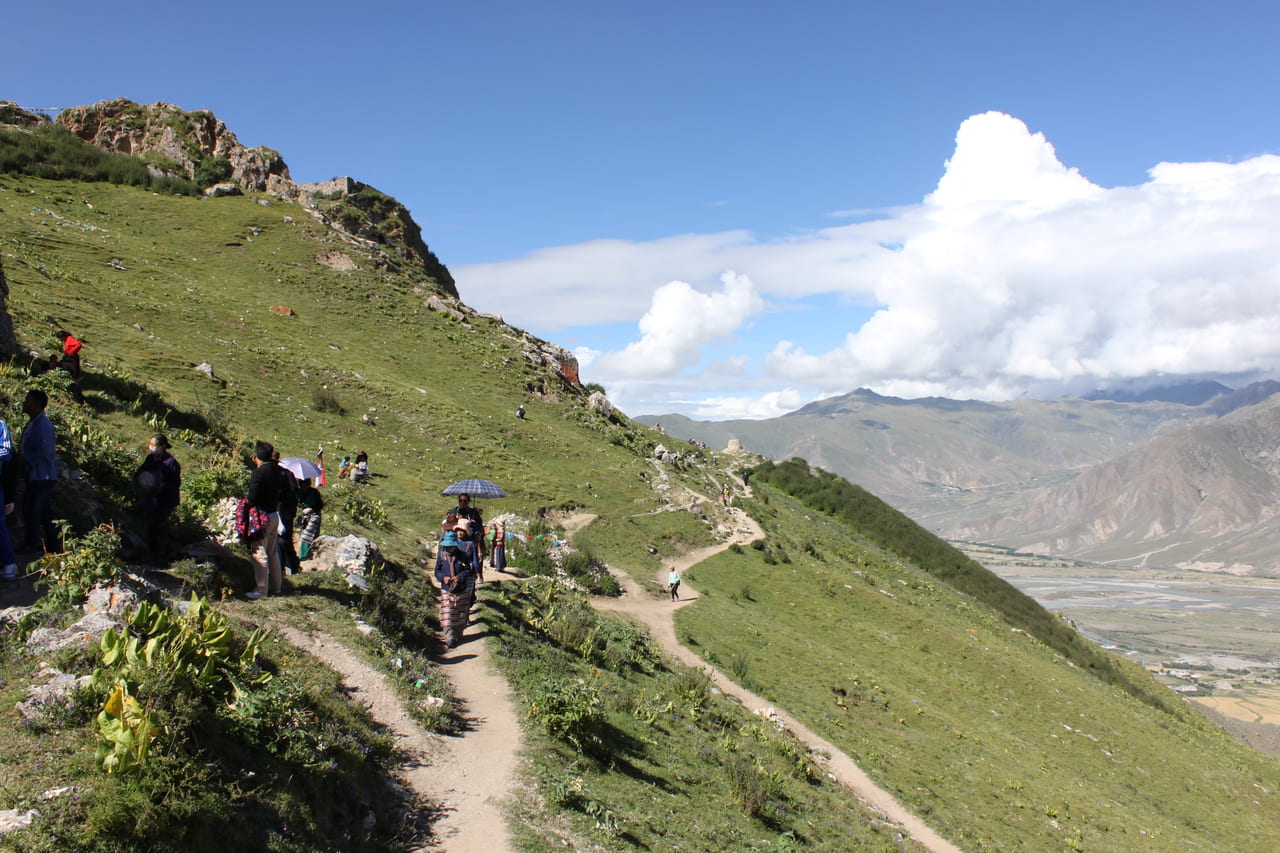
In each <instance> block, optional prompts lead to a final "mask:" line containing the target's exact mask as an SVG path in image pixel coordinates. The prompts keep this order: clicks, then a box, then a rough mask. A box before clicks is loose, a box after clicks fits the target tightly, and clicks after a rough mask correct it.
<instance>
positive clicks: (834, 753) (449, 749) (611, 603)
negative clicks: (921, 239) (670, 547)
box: [273, 498, 960, 853]
mask: <svg viewBox="0 0 1280 853" xmlns="http://www.w3.org/2000/svg"><path fill="white" fill-rule="evenodd" d="M703 500H705V498H703ZM730 512H731V513H732V515H733V517H734V520H735V526H736V530H735V531H734V533H733V535H732V536H731V537H730V538H728V539H726V540H725V541H724V542H722V543H720V544H718V545H712V546H709V547H706V548H700V549H698V550H695V551H690V552H689V553H687V554H684V555H683V556H682V557H680V558H678V559H676V560H674V561H672V562H669V563H667V565H668V566H670V565H675V566H676V568H677V569H679V571H680V572H681V574H684V573H685V572H687V571H688V569H689V568H690V567H692V566H694V565H697V564H698V563H700V562H702V561H703V560H705V559H707V558H709V557H711V556H714V555H715V554H718V553H720V552H721V551H723V550H725V549H726V548H728V547H730V546H731V545H733V544H735V543H736V544H739V545H745V544H747V543H749V542H751V541H752V540H754V539H758V538H761V537H762V536H763V535H764V532H763V531H762V530H761V529H760V526H759V525H758V524H757V523H756V522H755V520H754V519H752V518H751V517H750V516H748V515H747V514H746V513H744V512H742V511H740V510H736V509H735V510H730ZM594 518H595V516H593V515H586V514H580V515H574V516H571V517H569V518H567V519H565V520H564V522H563V527H564V529H565V531H566V535H567V536H569V537H572V536H573V535H574V534H575V533H577V532H578V531H579V530H581V529H582V528H584V527H586V526H587V525H588V524H590V523H591V521H593V520H594ZM666 571H667V570H666V569H665V568H661V569H659V570H658V572H657V573H656V574H655V577H654V581H655V583H656V585H657V588H659V589H665V587H666ZM614 576H615V577H616V578H617V579H618V582H619V583H620V584H621V585H622V587H623V590H624V593H623V595H622V596H621V597H619V598H604V597H594V598H592V604H593V605H594V606H595V607H596V608H598V609H600V610H606V611H612V612H617V613H623V614H627V615H629V616H631V617H632V618H634V619H636V620H638V621H639V622H640V623H641V624H643V625H644V626H645V627H646V628H648V630H649V631H650V632H651V633H652V634H653V636H654V638H655V639H656V640H657V641H658V643H659V644H660V645H661V647H662V648H663V650H664V651H665V652H666V653H667V654H669V655H671V656H672V657H674V658H676V659H678V660H680V661H682V662H683V663H685V664H687V665H689V666H691V667H694V668H696V669H701V670H705V671H706V672H708V674H709V675H710V677H711V679H712V681H713V682H714V684H715V685H716V686H717V687H718V688H719V689H720V690H722V691H723V692H724V693H726V694H728V695H730V696H733V697H736V698H737V699H738V700H739V701H741V702H742V703H743V705H744V706H746V707H748V708H752V709H757V708H764V707H770V708H772V709H773V711H774V713H775V715H776V716H777V718H778V719H780V720H782V722H783V723H785V724H786V726H787V727H788V728H789V729H790V730H791V731H792V732H793V733H795V735H796V737H798V738H799V739H800V740H801V741H802V742H803V743H804V744H805V745H806V746H807V747H808V748H809V749H810V750H812V751H813V753H814V755H815V756H816V757H817V760H818V761H819V764H820V765H821V766H822V767H823V768H824V769H825V770H826V771H827V772H828V773H830V774H831V775H832V776H833V777H834V778H835V779H836V780H837V781H839V782H840V783H841V784H843V785H844V786H845V787H846V788H848V789H849V790H850V791H852V792H853V794H854V795H855V796H857V797H858V798H860V799H862V800H863V801H865V802H867V803H868V804H870V805H871V806H872V807H873V808H875V809H877V810H878V811H879V812H880V813H881V814H883V815H884V816H885V818H886V819H887V820H888V821H890V822H892V823H894V824H896V825H898V826H899V827H901V829H902V831H903V832H904V833H905V834H907V835H910V836H911V837H912V838H913V839H915V841H917V842H918V843H920V844H922V845H924V846H925V847H927V848H928V849H929V850H930V851H933V853H960V849H959V848H958V847H956V846H955V845H953V844H951V843H950V842H949V841H947V840H946V839H944V838H942V837H941V836H940V835H938V834H937V833H936V832H934V831H933V830H932V829H931V828H930V827H929V826H928V825H927V824H925V823H924V821H922V820H920V819H919V818H917V817H916V816H915V815H913V814H911V813H910V812H909V811H907V809H905V808H904V807H903V806H902V805H901V804H900V803H898V801H897V800H895V799H894V798H893V796H892V795H891V794H890V793H889V792H887V791H885V790H883V789H882V788H880V787H879V786H877V785H876V784H875V783H874V782H873V781H871V779H870V778H869V777H868V776H867V775H866V774H865V773H864V772H863V771H862V770H861V768H859V767H858V765H857V764H856V763H855V762H854V761H853V759H852V758H850V757H849V756H848V755H846V754H845V753H844V752H842V751H841V750H839V749H837V748H836V747H835V746H834V745H833V744H831V743H830V742H829V741H827V740H826V739H825V738H822V737H820V736H819V735H818V734H817V733H815V732H814V731H812V730H811V729H810V728H809V727H808V726H806V725H804V724H803V723H801V722H800V721H799V720H797V719H795V718H794V717H792V716H791V715H790V714H789V713H787V712H786V711H785V710H783V709H781V708H778V707H777V706H776V705H773V704H771V703H769V702H766V701H765V700H764V699H762V698H761V697H759V696H757V695H756V694H754V693H752V692H750V691H748V690H745V689H743V688H742V687H740V686H739V685H737V684H736V683H734V682H733V681H732V680H731V679H729V678H728V677H726V676H725V675H724V674H723V673H722V672H720V671H719V670H717V669H716V668H715V667H713V666H710V665H709V664H708V663H707V662H706V661H704V660H702V658H700V657H698V656H697V655H696V654H694V653H693V652H692V651H690V650H689V649H687V648H685V647H684V646H683V645H681V644H680V642H679V641H678V640H677V639H676V633H675V622H674V619H673V618H672V614H673V613H674V612H675V611H676V610H677V609H679V608H681V607H686V606H688V605H690V604H692V603H693V602H694V601H696V600H697V594H696V590H694V589H692V588H691V587H689V586H688V585H687V584H682V592H683V597H682V598H681V599H680V600H679V601H678V602H675V603H674V604H673V603H672V602H671V601H669V600H668V599H666V598H660V597H657V596H655V595H652V594H650V593H649V592H647V591H645V590H644V589H643V588H641V585H640V584H638V583H636V581H635V580H633V579H632V578H631V577H630V576H629V575H626V574H625V573H622V572H614ZM516 579H517V576H516V575H513V574H508V573H506V572H498V571H496V570H493V569H490V570H488V571H487V572H486V580H485V582H486V583H506V582H510V581H513V580H516ZM273 624H274V627H275V628H276V629H277V630H279V631H280V632H281V634H282V635H283V636H284V637H285V638H286V639H287V640H288V641H289V642H290V643H292V644H293V645H295V646H297V647H298V648H300V649H302V650H304V651H307V652H309V653H310V654H313V655H315V656H316V657H317V658H319V659H320V660H322V661H324V662H325V663H326V664H327V665H329V666H330V667H331V668H333V669H334V670H335V671H337V672H338V673H339V674H340V675H341V676H342V678H343V681H344V683H345V684H346V686H347V688H348V689H349V690H350V691H351V693H352V698H353V699H354V700H355V701H358V702H362V703H364V704H365V705H366V706H368V708H369V710H370V713H371V714H372V715H373V717H374V719H375V720H377V721H378V722H379V723H380V724H381V725H383V726H385V727H386V729H387V731H388V733H389V734H390V735H391V736H392V737H393V738H394V739H395V741H396V744H397V746H398V747H399V749H400V750H401V751H402V753H403V754H404V755H405V756H406V763H405V765H404V766H403V767H402V768H401V774H400V775H401V777H402V780H403V782H404V783H405V784H406V785H407V786H408V787H409V788H410V789H411V790H412V791H413V792H414V793H415V794H417V795H418V796H420V797H422V798H423V799H424V800H426V801H429V802H431V803H432V814H431V815H430V818H431V830H430V837H429V838H426V839H422V840H421V841H419V842H418V843H417V844H416V845H414V846H412V847H411V848H410V849H411V850H414V851H420V853H506V851H510V850H511V849H512V847H511V837H510V833H509V831H508V828H507V824H506V818H505V816H504V814H503V806H504V804H505V802H506V801H507V800H509V799H510V797H511V796H512V795H513V794H514V792H515V790H516V786H517V778H516V767H517V764H518V761H519V759H518V756H519V751H520V746H521V729H520V721H519V717H518V715H517V713H516V709H515V703H514V701H513V700H512V697H511V691H510V688H509V687H508V685H507V683H506V681H505V680H504V679H503V678H502V676H500V675H498V674H497V673H496V672H495V671H494V669H493V667H492V666H491V664H490V663H489V659H488V650H487V648H486V646H487V641H486V638H485V635H484V633H483V631H477V630H476V628H475V627H474V626H473V627H472V628H471V629H470V630H469V631H468V633H467V635H466V636H465V637H464V639H463V642H462V644H461V645H460V646H459V647H458V648H457V649H454V650H452V651H451V652H449V653H448V654H447V656H444V657H441V658H439V659H438V662H439V663H440V665H441V666H442V667H443V668H444V670H445V672H446V674H447V675H448V676H449V678H450V680H451V681H452V682H453V685H454V689H455V691H456V694H457V697H458V699H459V700H460V701H461V702H462V704H463V708H464V712H463V718H464V730H463V731H462V733H461V734H460V735H457V736H452V737H450V736H441V735H434V734H431V733H429V732H426V731H424V730H423V729H422V728H421V727H420V726H419V725H418V724H417V723H415V722H414V721H413V719H412V718H411V717H410V716H409V715H408V713H406V712H405V710H404V708H403V706H402V705H401V704H400V700H399V698H398V696H397V695H396V692H395V688H394V687H393V686H392V685H391V684H390V682H389V681H388V679H387V678H386V676H384V675H383V674H382V673H380V672H378V671H377V670H375V669H373V668H372V667H371V666H369V665H368V664H366V663H364V661H362V660H360V658H359V656H358V655H356V654H355V653H353V652H352V651H350V650H349V649H347V648H345V647H344V646H342V644H341V643H339V642H338V641H337V640H335V639H333V638H331V637H328V636H326V635H324V634H316V633H309V632H306V631H303V630H301V629H299V628H297V627H294V626H290V625H288V624H284V623H282V622H281V621H280V620H273Z"/></svg>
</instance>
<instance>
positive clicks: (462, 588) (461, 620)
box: [435, 530, 475, 649]
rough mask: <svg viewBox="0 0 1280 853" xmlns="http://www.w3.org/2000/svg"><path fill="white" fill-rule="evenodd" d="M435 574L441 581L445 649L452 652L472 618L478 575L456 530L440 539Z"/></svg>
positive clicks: (441, 623)
mask: <svg viewBox="0 0 1280 853" xmlns="http://www.w3.org/2000/svg"><path fill="white" fill-rule="evenodd" d="M435 574H436V580H437V581H439V582H440V632H441V634H443V638H444V644H445V646H446V647H448V648H450V649H452V648H453V647H455V646H456V645H458V643H459V642H460V641H461V640H462V632H463V631H465V630H466V627H467V622H468V621H469V620H470V618H471V603H472V602H473V601H474V600H475V592H474V590H473V589H472V586H471V582H472V579H473V577H474V573H473V571H472V568H471V564H470V563H469V562H467V559H466V557H464V556H463V555H462V552H461V550H459V548H458V535H457V534H456V533H454V532H453V531H452V530H450V531H447V532H446V533H445V534H444V536H443V537H441V539H440V550H439V552H438V553H437V555H436V572H435Z"/></svg>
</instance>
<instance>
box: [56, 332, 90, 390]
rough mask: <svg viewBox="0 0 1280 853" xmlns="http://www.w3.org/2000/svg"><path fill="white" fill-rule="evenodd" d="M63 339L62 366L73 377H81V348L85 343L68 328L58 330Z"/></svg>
mask: <svg viewBox="0 0 1280 853" xmlns="http://www.w3.org/2000/svg"><path fill="white" fill-rule="evenodd" d="M58 337H59V338H60V339H61V340H62V366H63V368H64V369H65V370H66V371H67V372H68V373H70V374H71V378H72V379H79V378H80V349H81V348H82V347H83V346H84V344H82V343H80V341H78V340H76V339H75V338H74V337H73V336H72V334H71V333H70V332H68V331H67V330H66V329H59V330H58Z"/></svg>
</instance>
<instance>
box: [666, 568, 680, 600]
mask: <svg viewBox="0 0 1280 853" xmlns="http://www.w3.org/2000/svg"><path fill="white" fill-rule="evenodd" d="M667 589H669V590H671V600H672V601H679V600H680V572H679V571H677V570H676V567H675V566H672V567H671V574H669V575H667Z"/></svg>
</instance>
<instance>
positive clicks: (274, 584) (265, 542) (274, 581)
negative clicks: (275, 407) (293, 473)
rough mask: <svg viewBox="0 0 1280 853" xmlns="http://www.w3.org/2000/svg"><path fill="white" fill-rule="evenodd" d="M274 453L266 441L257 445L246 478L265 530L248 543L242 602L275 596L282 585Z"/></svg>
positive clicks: (278, 480)
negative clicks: (248, 585)
mask: <svg viewBox="0 0 1280 853" xmlns="http://www.w3.org/2000/svg"><path fill="white" fill-rule="evenodd" d="M275 452H276V449H275V448H274V447H272V446H271V443H270V442H268V441H259V442H258V443H257V445H256V446H255V447H254V449H253V461H254V463H255V465H257V467H256V468H254V469H253V474H252V475H251V476H250V477H249V503H250V505H252V506H254V507H256V508H257V509H259V510H261V511H262V512H264V513H266V516H267V526H266V529H264V530H263V531H262V535H261V536H257V537H255V538H253V539H250V540H249V559H250V560H251V561H252V562H253V581H254V590H253V592H249V593H245V598H247V599H249V600H250V601H256V600H258V599H259V598H262V596H264V595H279V594H280V588H281V586H282V585H283V583H284V575H283V572H281V570H280V490H281V488H282V487H283V485H284V484H283V482H282V480H283V478H282V477H281V476H280V466H278V465H276V462H275V459H274V458H273V457H274V455H275Z"/></svg>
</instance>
